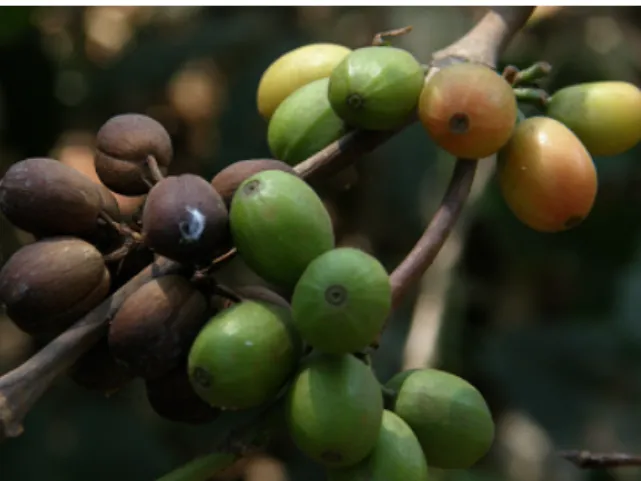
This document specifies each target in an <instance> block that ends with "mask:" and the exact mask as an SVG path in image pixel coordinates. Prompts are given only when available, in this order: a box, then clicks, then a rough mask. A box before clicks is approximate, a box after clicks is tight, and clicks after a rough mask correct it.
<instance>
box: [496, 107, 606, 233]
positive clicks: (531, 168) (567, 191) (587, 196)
mask: <svg viewBox="0 0 641 481" xmlns="http://www.w3.org/2000/svg"><path fill="white" fill-rule="evenodd" d="M497 166H498V178H499V185H500V189H501V193H502V195H503V198H504V199H505V202H506V203H507V205H508V207H509V208H510V210H511V211H512V212H513V213H514V215H515V216H516V217H517V218H518V219H519V220H520V221H521V222H523V223H524V224H525V225H527V226H529V227H530V228H532V229H534V230H536V231H539V232H560V231H563V230H566V229H569V228H572V227H575V226H577V225H578V224H580V223H581V222H582V221H583V219H585V218H586V217H587V216H588V214H589V213H590V211H591V210H592V206H593V204H594V201H595V199H596V195H597V188H598V178H597V172H596V168H595V166H594V162H593V161H592V158H591V157H590V154H589V153H588V151H587V150H586V149H585V147H584V146H583V144H582V143H581V141H580V140H579V139H578V138H577V137H576V136H575V135H574V134H573V133H572V131H571V130H569V129H568V128H567V127H566V126H565V125H563V124H562V123H561V122H559V121H557V120H554V119H551V118H549V117H530V118H528V119H527V120H524V121H522V122H521V123H520V124H519V125H518V127H517V128H516V130H515V131H514V135H513V137H512V138H511V139H510V142H509V143H508V144H507V145H506V146H505V148H504V149H502V151H501V152H500V154H499V156H498V163H497Z"/></svg>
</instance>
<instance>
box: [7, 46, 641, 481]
mask: <svg viewBox="0 0 641 481" xmlns="http://www.w3.org/2000/svg"><path fill="white" fill-rule="evenodd" d="M578 88H579V89H580V90H579V91H578V93H577V91H576V90H570V91H569V93H563V92H559V93H558V95H555V96H554V97H553V99H552V100H551V101H550V102H549V103H548V106H549V109H548V111H549V112H548V114H549V116H541V117H532V118H530V119H521V118H520V117H519V115H518V107H517V102H516V99H515V94H514V91H513V88H512V85H511V84H510V83H509V82H508V81H506V79H505V78H504V77H503V76H501V75H498V74H497V73H496V72H495V71H493V70H491V69H489V68H488V67H486V66H483V65H478V64H471V63H462V64H454V65H451V66H448V67H445V68H443V69H442V70H440V71H439V72H438V73H437V74H436V75H434V76H433V77H431V78H430V79H429V81H427V82H426V81H425V69H424V68H423V67H422V66H421V64H420V63H419V62H418V61H417V60H416V59H415V58H414V57H413V56H412V55H411V54H410V53H409V52H407V51H405V50H402V49H398V48H395V47H391V46H371V47H364V48H360V49H356V50H350V49H348V48H346V47H343V46H340V45H330V44H313V45H308V46H304V47H301V48H299V49H296V50H294V51H292V52H289V53H287V54H285V55H283V56H282V57H280V58H278V59H276V61H275V62H274V63H273V64H272V65H270V66H269V68H268V69H267V70H266V71H265V73H264V75H263V77H262V78H261V80H260V83H259V85H258V92H257V103H258V110H259V113H260V114H261V115H262V116H263V117H264V118H265V119H266V120H268V129H267V137H268V143H269V146H270V149H271V151H272V155H273V157H274V158H273V159H254V160H241V161H238V162H235V163H232V164H230V165H229V166H228V167H226V168H225V169H223V170H221V171H220V172H219V173H217V175H216V176H215V177H214V178H213V179H205V178H203V177H201V176H199V175H196V174H191V173H186V174H181V175H168V172H169V167H170V165H171V162H172V159H173V147H172V142H171V139H170V136H169V134H168V133H167V131H166V130H165V128H164V127H163V126H162V125H161V124H159V123H158V122H157V121H156V120H154V119H152V118H150V117H148V116H146V115H142V114H123V115H118V116H115V117H113V118H111V119H109V120H108V121H107V122H106V123H105V124H104V125H103V126H102V127H101V128H100V130H99V131H98V132H97V135H96V142H95V156H94V164H95V171H92V172H91V173H90V174H95V175H93V176H92V175H87V173H86V172H80V171H79V170H76V169H74V168H73V167H72V166H69V165H65V164H63V163H61V162H59V161H57V160H55V159H51V158H44V157H43V158H28V159H25V160H22V161H20V162H17V163H16V164H14V165H12V166H11V167H10V168H9V170H8V171H7V172H6V174H5V175H4V177H3V178H2V180H0V210H1V211H2V213H3V214H4V215H5V217H6V218H7V219H8V220H9V222H11V223H12V224H13V225H14V226H15V227H17V228H19V229H22V230H24V231H26V232H29V233H31V234H32V235H33V236H34V237H35V241H34V242H32V243H30V244H27V245H24V246H22V247H21V248H20V249H19V250H18V251H17V252H15V253H14V254H13V255H12V256H11V258H10V259H9V260H8V261H7V262H6V263H5V265H4V266H3V267H2V270H0V302H2V304H4V306H5V307H6V312H7V314H8V316H9V317H10V318H11V319H12V320H13V321H14V322H15V324H16V325H17V326H18V327H19V328H20V329H22V330H23V331H25V332H27V333H29V334H31V335H33V336H34V338H35V339H36V340H37V341H38V342H41V343H46V342H48V341H50V340H52V339H53V338H55V337H56V336H58V335H59V334H60V333H62V332H63V331H65V330H66V329H68V328H69V327H70V326H72V325H73V324H74V323H75V322H76V321H77V320H79V319H80V318H82V317H83V316H85V315H86V314H88V313H89V312H90V311H92V310H94V309H95V308H96V307H98V306H101V307H99V309H103V310H105V314H107V313H108V312H110V311H111V310H110V308H109V306H108V305H106V304H109V303H106V304H105V302H104V301H105V300H106V299H107V298H108V297H109V296H110V295H112V294H113V293H114V292H116V290H118V289H119V288H120V287H122V286H123V285H124V284H126V283H127V282H128V281H130V280H131V279H132V278H133V277H134V276H135V275H136V274H137V273H138V272H139V271H140V270H141V269H142V268H144V266H146V265H147V264H149V263H151V262H155V261H158V260H159V259H162V258H164V259H165V261H167V260H170V261H174V262H175V263H176V266H178V267H179V268H180V269H177V270H176V271H175V272H173V271H172V273H170V274H167V275H163V276H156V277H155V278H153V279H151V280H149V281H148V282H146V283H145V284H143V285H142V286H141V287H139V288H138V289H137V290H136V291H135V292H133V293H131V294H130V295H129V296H128V297H127V298H126V299H124V301H123V302H122V305H120V307H119V308H118V309H117V310H116V311H115V314H114V315H113V317H112V318H110V319H109V323H108V330H107V333H106V335H105V337H104V338H103V339H102V340H100V341H99V342H98V343H97V344H96V345H95V347H94V348H93V349H91V350H90V351H88V352H87V353H86V354H85V355H84V356H83V357H81V358H80V359H79V360H78V362H77V363H76V364H75V365H74V366H73V368H72V369H71V372H70V375H71V376H72V377H73V379H75V380H76V381H77V382H78V383H80V384H81V385H84V386H86V387H88V388H93V389H100V390H102V391H107V392H108V391H114V390H117V389H119V388H120V387H122V386H123V385H124V384H126V383H127V382H129V381H131V380H132V379H134V378H141V379H143V380H144V382H145V385H146V390H147V395H148V399H149V402H150V405H151V406H152V408H153V409H154V410H155V411H156V412H157V413H158V414H159V415H161V416H163V417H164V418H166V419H169V420H171V421H175V422H183V423H192V424H194V423H195V424H200V423H208V422H211V421H213V420H214V419H216V418H217V417H218V416H219V415H221V413H224V412H225V411H238V410H249V409H253V408H257V407H260V406H265V405H269V404H270V403H272V402H273V401H274V400H275V399H282V400H284V404H283V406H284V408H283V418H282V419H283V425H284V426H283V427H284V429H285V431H286V432H287V433H288V434H289V436H290V438H291V440H292V441H293V443H294V444H295V445H296V446H297V447H298V449H300V451H301V452H303V453H304V454H305V455H306V456H308V457H309V458H310V459H312V460H314V461H316V462H317V463H319V465H321V466H323V467H324V469H326V471H327V475H328V478H329V479H330V480H360V479H385V480H388V481H396V480H398V481H425V480H426V478H427V469H428V466H433V467H439V468H446V469H463V468H467V467H470V466H472V465H473V464H475V463H476V462H478V461H479V459H481V458H482V457H483V456H484V455H485V454H486V453H487V452H488V450H489V449H490V447H491V444H492V441H493V438H494V424H493V421H492V417H491V413H490V411H489V408H488V406H487V404H486V402H485V400H484V399H483V396H482V395H481V394H480V393H479V391H478V390H477V389H476V388H475V387H474V386H472V385H471V384H469V383H468V382H467V381H465V380H464V379H462V378H460V377H458V376H455V375H453V374H451V373H447V372H444V371H440V370H437V369H415V370H408V371H404V372H400V373H398V374H397V375H395V376H394V377H393V378H392V379H390V380H389V381H388V382H387V383H386V384H384V385H382V384H380V383H379V380H378V379H377V377H376V375H375V373H374V372H373V370H372V367H371V364H370V362H369V356H368V355H367V351H368V349H369V348H370V346H372V345H374V344H375V343H376V341H377V339H378V337H379V335H380V332H381V330H382V329H383V327H384V323H385V320H386V318H387V317H388V316H389V315H390V311H391V309H392V288H391V283H390V278H389V274H388V272H387V271H386V269H385V268H384V267H383V266H382V265H381V263H380V262H379V261H378V260H377V259H376V258H375V257H373V256H372V255H371V254H369V253H366V252H365V251H363V250H360V249H358V248H355V247H338V246H337V243H336V238H335V237H336V236H335V228H334V225H333V222H332V217H331V216H330V213H329V212H328V209H327V207H326V205H325V204H324V203H323V200H322V199H321V197H320V196H319V195H318V193H317V192H316V191H315V190H314V189H313V188H312V187H311V186H310V184H308V183H307V182H306V181H305V180H304V179H303V178H302V177H301V176H299V175H298V173H297V170H296V168H295V165H296V164H297V163H299V162H301V161H303V160H305V159H306V158H308V157H309V156H311V155H313V154H315V153H316V152H318V151H319V150H321V149H322V148H324V147H325V146H327V145H328V144H330V143H331V142H333V141H335V140H337V139H338V138H339V137H340V136H341V135H343V134H344V133H346V132H347V131H349V130H350V129H355V128H359V129H365V130H393V129H397V128H400V127H402V126H403V125H404V124H405V123H407V122H408V120H409V119H410V118H411V117H412V116H413V115H416V114H417V113H418V117H419V119H420V121H421V123H422V124H423V126H424V127H425V129H426V131H427V132H428V133H429V135H430V136H431V138H432V139H434V141H435V142H436V143H437V144H438V145H439V146H440V147H442V148H443V149H445V150H447V151H448V152H450V153H452V154H453V155H456V156H457V157H459V158H462V159H470V161H474V160H471V159H479V158H483V157H487V156H490V155H492V154H495V153H497V152H498V153H499V154H500V157H501V160H500V170H499V174H500V175H501V181H502V183H501V185H502V188H503V190H504V194H505V198H506V200H507V202H508V204H509V205H510V206H511V208H512V209H513V210H514V212H515V213H516V214H517V216H519V217H520V218H521V219H522V220H524V222H526V223H528V225H531V226H532V227H534V228H536V229H539V230H546V231H553V230H562V229H566V228H568V227H569V226H570V225H576V224H577V223H578V221H579V220H581V219H583V218H584V217H585V216H586V215H587V212H588V211H589V208H590V207H591V203H592V201H593V199H594V194H595V190H596V175H595V171H594V166H593V164H592V159H591V157H590V154H589V153H588V149H589V148H600V149H602V150H601V152H604V150H603V149H605V152H607V153H610V154H611V153H612V152H613V149H615V148H617V149H619V150H620V149H621V148H622V145H625V146H626V148H631V146H632V145H634V143H636V142H637V141H638V140H639V135H638V131H639V130H638V125H639V123H638V122H636V120H635V119H636V118H637V117H638V116H639V115H641V109H637V110H635V111H634V112H636V113H630V112H628V111H626V112H628V114H627V116H626V115H614V114H611V115H610V113H611V112H610V111H611V109H613V108H614V107H616V108H620V109H623V107H624V106H625V107H626V108H629V107H630V104H632V103H633V102H636V105H638V104H639V102H640V100H639V97H640V96H639V94H638V90H632V89H631V88H630V86H629V85H628V84H597V85H586V86H580V87H578ZM635 95H636V97H635ZM604 99H605V100H604ZM617 99H619V100H617ZM620 99H623V100H620ZM579 101H580V102H582V104H581V105H583V107H582V108H583V110H582V114H581V115H580V116H574V117H573V116H572V115H573V114H574V111H572V110H571V109H570V110H568V108H567V105H568V103H570V104H571V103H576V102H579ZM617 101H618V103H617ZM613 105H614V107H613ZM590 109H592V110H590ZM594 109H597V110H598V111H599V113H600V114H601V119H603V118H605V117H607V116H608V115H610V116H609V117H607V118H608V119H609V120H608V122H597V121H595V120H594V118H593V117H594ZM635 115H636V116H637V117H635ZM554 116H557V117H564V119H565V120H564V122H565V123H563V122H561V121H559V120H555V119H554V118H553V117H554ZM632 120H635V122H636V123H635V124H634V129H632V128H631V127H630V125H632V124H631V122H632ZM573 121H576V122H579V121H580V122H583V123H582V124H580V125H579V124H577V125H579V126H577V125H574V126H573V128H574V129H575V130H574V131H573V130H570V128H569V127H566V124H567V125H571V124H572V122H573ZM615 122H620V125H621V126H623V127H626V128H625V129H624V128H621V129H618V130H617V129H614V128H613V127H612V125H614V123H615ZM581 126H584V127H585V128H584V130H581ZM607 129H610V130H611V131H610V135H605V134H604V133H603V132H605V130H607ZM623 131H625V133H626V135H627V137H626V136H625V135H624V133H622V132H623ZM586 132H587V133H586ZM595 132H596V133H597V134H599V133H600V134H601V135H602V138H603V139H604V140H603V141H602V142H596V143H593V144H589V143H588V141H587V140H584V141H581V140H579V137H580V136H584V137H585V139H594V138H595V135H597V134H595ZM633 133H634V135H632V134H633ZM584 137H581V138H582V139H583V138H584ZM624 137H625V138H624ZM613 139H618V140H617V141H616V142H615V141H614V140H613ZM586 146H587V147H586ZM133 198H136V199H140V202H141V205H140V207H139V208H138V209H137V210H135V211H134V212H133V213H126V212H124V209H123V206H124V204H125V202H126V201H127V200H128V199H129V200H131V199H133ZM233 254H235V255H236V259H237V260H240V261H241V262H243V263H244V264H245V265H246V267H247V268H248V269H250V270H251V271H253V273H255V274H256V275H257V276H258V277H259V278H261V279H262V280H263V281H264V282H263V283H261V284H260V285H222V284H221V283H220V282H219V279H218V277H219V276H218V272H219V269H220V267H221V266H222V265H224V264H225V262H226V260H228V259H229V258H231V256H232V255H233Z"/></svg>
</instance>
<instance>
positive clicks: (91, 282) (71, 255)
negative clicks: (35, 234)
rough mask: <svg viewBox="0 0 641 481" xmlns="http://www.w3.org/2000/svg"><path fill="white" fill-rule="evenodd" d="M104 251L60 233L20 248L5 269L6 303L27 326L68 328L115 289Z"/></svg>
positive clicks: (1, 273)
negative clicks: (110, 288)
mask: <svg viewBox="0 0 641 481" xmlns="http://www.w3.org/2000/svg"><path fill="white" fill-rule="evenodd" d="M109 284H110V275H109V270H108V269H107V268H106V267H105V263H104V261H103V258H102V255H101V254H100V252H99V251H98V250H97V249H96V248H95V247H94V246H93V245H91V244H89V243H88V242H85V241H83V240H80V239H76V238H73V237H54V238H49V239H44V240H41V241H38V242H34V243H33V244H29V245H26V246H24V247H22V248H20V249H19V250H18V251H16V252H15V253H14V254H13V255H12V256H11V257H10V258H9V260H8V261H7V263H6V264H5V265H4V266H3V267H2V270H0V303H2V304H5V306H6V310H7V314H8V315H9V318H11V320H13V322H15V324H16V325H17V326H18V327H19V328H20V329H21V330H23V331H25V332H27V333H29V334H39V335H42V336H45V337H46V336H49V335H55V334H57V333H60V332H62V331H63V330H65V329H66V328H67V327H69V326H70V325H71V324H73V323H74V322H75V321H77V320H78V319H80V318H81V317H82V316H84V315H85V314H86V313H88V312H89V311H91V310H92V309H93V308H94V307H96V306H97V305H98V304H100V302H102V300H103V299H104V298H105V297H106V296H107V294H108V292H109Z"/></svg>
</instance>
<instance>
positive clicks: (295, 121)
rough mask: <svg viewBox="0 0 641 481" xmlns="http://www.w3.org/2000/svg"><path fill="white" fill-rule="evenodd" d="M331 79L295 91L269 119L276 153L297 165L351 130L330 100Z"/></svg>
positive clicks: (269, 140) (271, 145) (271, 147)
mask: <svg viewBox="0 0 641 481" xmlns="http://www.w3.org/2000/svg"><path fill="white" fill-rule="evenodd" d="M328 84H329V79H327V78H323V79H319V80H315V81H313V82H311V83H309V84H307V85H305V86H303V87H301V88H299V89H298V90H296V91H295V92H294V93H292V94H291V95H290V96H289V97H287V98H286V99H285V100H284V101H283V102H282V103H281V104H280V105H279V106H278V108H277V109H276V111H275V112H274V115H273V116H272V118H271V120H270V121H269V127H268V129H267V143H268V144H269V150H270V151H271V153H272V155H273V156H274V157H275V158H277V159H280V160H282V161H283V162H286V163H288V164H291V165H294V164H298V163H299V162H302V161H303V160H305V159H307V158H308V157H311V156H312V155H314V154H315V153H316V152H318V151H319V150H322V149H324V148H325V147H327V146H328V145H329V144H331V143H332V142H334V141H336V140H338V139H339V138H340V137H341V136H342V135H343V134H344V133H345V132H346V130H347V128H346V126H345V123H344V122H343V121H342V120H341V119H340V118H339V117H338V116H337V115H336V113H335V112H334V110H333V109H332V107H331V105H330V104H329V100H328V99H327V87H328Z"/></svg>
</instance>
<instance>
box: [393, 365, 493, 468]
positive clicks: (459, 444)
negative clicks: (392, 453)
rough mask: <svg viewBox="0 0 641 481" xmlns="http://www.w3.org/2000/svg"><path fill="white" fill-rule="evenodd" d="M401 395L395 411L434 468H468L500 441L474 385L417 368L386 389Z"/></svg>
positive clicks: (428, 462)
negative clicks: (496, 441)
mask: <svg viewBox="0 0 641 481" xmlns="http://www.w3.org/2000/svg"><path fill="white" fill-rule="evenodd" d="M386 386H387V387H388V388H390V389H392V390H394V391H396V393H397V394H396V397H395V399H394V401H393V406H392V411H394V413H396V414H397V415H398V416H400V417H401V418H402V419H403V420H404V421H405V422H406V423H407V424H408V425H409V426H410V428H411V429H412V431H413V432H414V434H416V437H417V438H418V440H419V442H420V443H421V446H422V448H423V452H424V453H425V457H426V459H427V464H428V465H429V466H434V467H436V468H443V469H467V468H469V467H471V466H472V465H473V464H475V463H476V462H477V461H478V460H479V459H481V458H482V457H483V456H485V454H486V453H487V452H488V451H489V449H490V447H491V446H492V442H493V441H494V422H493V420H492V414H491V412H490V410H489V408H488V406H487V404H486V402H485V399H483V396H482V395H481V393H480V392H479V391H478V390H477V389H476V388H475V387H474V386H472V385H471V384H470V383H468V382H467V381H465V380H464V379H462V378H460V377H458V376H455V375H453V374H450V373H447V372H444V371H439V370H437V369H414V370H409V371H405V372H402V373H399V374H397V375H396V376H394V377H393V378H392V379H390V381H389V382H388V383H387V385H386Z"/></svg>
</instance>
